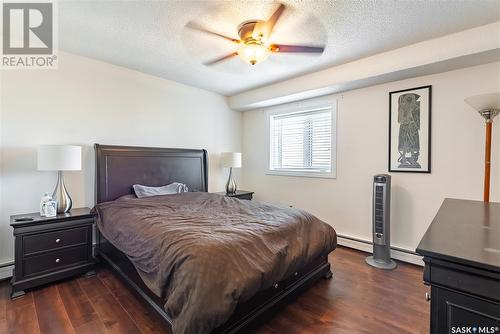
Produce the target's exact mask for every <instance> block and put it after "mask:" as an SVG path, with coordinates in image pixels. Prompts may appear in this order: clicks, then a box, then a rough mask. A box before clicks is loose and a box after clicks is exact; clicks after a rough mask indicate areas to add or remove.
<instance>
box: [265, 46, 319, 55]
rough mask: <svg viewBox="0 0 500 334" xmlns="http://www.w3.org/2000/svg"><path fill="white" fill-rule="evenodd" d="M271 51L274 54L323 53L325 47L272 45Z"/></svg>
mask: <svg viewBox="0 0 500 334" xmlns="http://www.w3.org/2000/svg"><path fill="white" fill-rule="evenodd" d="M269 50H271V51H272V52H279V53H284V52H295V53H323V51H325V47H324V46H306V45H286V44H271V45H270V46H269Z"/></svg>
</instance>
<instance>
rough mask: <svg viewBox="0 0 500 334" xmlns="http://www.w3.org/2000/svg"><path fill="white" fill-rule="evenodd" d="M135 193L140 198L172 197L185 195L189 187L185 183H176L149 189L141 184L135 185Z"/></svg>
mask: <svg viewBox="0 0 500 334" xmlns="http://www.w3.org/2000/svg"><path fill="white" fill-rule="evenodd" d="M133 187H134V192H135V195H136V196H137V197H138V198H143V197H151V196H159V195H172V194H179V193H185V192H187V191H188V187H187V186H186V185H185V184H184V183H178V182H174V183H171V184H168V185H166V186H161V187H148V186H143V185H141V184H134V186H133Z"/></svg>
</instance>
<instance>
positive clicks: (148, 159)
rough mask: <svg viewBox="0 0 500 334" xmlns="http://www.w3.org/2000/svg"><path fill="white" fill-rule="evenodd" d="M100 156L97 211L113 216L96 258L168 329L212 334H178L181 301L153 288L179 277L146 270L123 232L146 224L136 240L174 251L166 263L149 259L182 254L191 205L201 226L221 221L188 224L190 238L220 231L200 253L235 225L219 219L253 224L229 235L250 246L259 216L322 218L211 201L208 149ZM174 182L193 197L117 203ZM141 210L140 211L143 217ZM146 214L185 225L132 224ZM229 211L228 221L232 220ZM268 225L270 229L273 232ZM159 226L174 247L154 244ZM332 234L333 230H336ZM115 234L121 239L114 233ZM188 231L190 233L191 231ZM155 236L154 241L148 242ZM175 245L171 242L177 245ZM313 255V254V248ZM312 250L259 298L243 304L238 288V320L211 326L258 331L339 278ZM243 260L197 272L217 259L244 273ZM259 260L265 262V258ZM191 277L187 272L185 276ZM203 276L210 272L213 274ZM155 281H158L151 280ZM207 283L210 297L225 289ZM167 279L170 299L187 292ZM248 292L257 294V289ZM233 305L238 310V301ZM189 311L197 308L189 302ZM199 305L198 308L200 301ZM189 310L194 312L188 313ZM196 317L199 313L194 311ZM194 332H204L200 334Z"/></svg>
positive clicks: (117, 149) (112, 149) (103, 152)
mask: <svg viewBox="0 0 500 334" xmlns="http://www.w3.org/2000/svg"><path fill="white" fill-rule="evenodd" d="M95 153H96V189H95V190H96V191H95V195H96V204H99V205H98V207H99V208H102V210H101V211H102V212H108V213H109V214H107V216H106V215H105V214H103V213H102V212H101V213H100V215H101V216H102V217H100V218H99V219H101V220H102V221H101V222H100V223H98V226H100V227H99V229H98V230H97V247H96V256H97V257H98V258H99V259H100V260H101V261H102V262H103V263H105V264H107V265H108V266H109V267H110V268H111V269H112V270H113V271H114V272H115V273H116V274H117V275H118V276H119V277H120V278H121V279H122V280H123V281H124V282H125V283H126V284H127V285H128V286H129V287H130V288H131V289H132V290H133V291H134V292H135V293H136V294H137V295H138V296H139V297H140V298H141V299H143V301H144V302H145V303H146V304H147V305H148V306H150V307H151V308H152V309H153V310H154V311H155V312H156V313H158V314H159V315H160V316H161V318H162V319H163V320H164V321H165V324H166V326H168V327H169V328H171V329H174V332H180V333H185V332H193V331H196V332H205V331H206V328H207V327H206V326H205V327H203V326H200V327H183V328H182V329H181V330H179V328H180V327H179V326H177V330H176V329H175V328H176V327H175V326H174V321H173V317H172V316H171V314H173V313H172V307H170V308H168V307H167V306H166V305H168V302H169V301H170V300H174V301H175V300H176V299H175V298H173V297H172V294H169V296H170V298H168V300H167V304H166V300H165V299H166V298H165V291H164V290H162V289H161V288H162V285H160V284H159V283H158V287H157V286H156V285H154V284H153V283H152V281H154V277H155V276H156V275H159V274H158V273H159V272H162V273H163V272H170V271H171V270H166V269H165V268H163V267H162V268H160V269H161V270H160V269H158V268H157V267H158V263H154V264H152V265H151V266H150V267H147V268H143V267H142V266H141V263H140V262H139V261H138V257H135V256H132V255H131V253H130V252H129V248H127V247H126V246H125V245H124V244H126V243H120V242H118V240H119V237H117V236H120V235H122V236H123V233H122V234H120V233H121V232H120V231H121V230H127V229H129V231H128V234H130V231H134V230H133V229H134V219H136V220H142V222H146V223H147V224H150V225H147V226H143V225H140V227H137V228H136V230H135V231H134V233H136V234H137V239H138V240H143V239H144V240H147V241H145V242H144V244H145V245H156V246H155V248H154V249H155V250H156V249H162V251H163V248H162V247H164V246H165V245H166V246H165V247H164V249H165V253H161V254H159V255H158V256H154V255H156V254H154V253H149V254H150V255H149V256H150V257H151V258H152V259H153V260H154V259H155V258H156V259H162V257H161V256H163V255H164V254H169V255H172V254H176V253H172V252H170V253H168V250H170V249H171V248H172V247H171V244H174V243H176V242H177V239H175V238H178V237H177V236H176V234H174V233H175V231H176V230H178V228H179V227H180V226H181V225H182V224H181V223H182V222H184V223H185V221H186V219H185V218H186V217H185V216H182V212H183V210H185V209H186V207H188V208H189V206H190V205H191V204H190V203H191V202H192V203H193V205H195V204H196V205H197V208H196V209H195V210H194V211H195V212H198V213H197V214H200V217H199V220H200V221H202V220H203V219H202V218H201V215H203V214H204V213H205V214H206V212H210V214H211V215H214V214H215V215H216V216H217V217H218V218H213V217H212V216H208V218H207V217H205V219H204V220H205V223H204V225H196V226H195V227H194V229H193V226H191V225H192V224H191V222H190V223H189V224H187V225H188V227H187V228H188V229H191V230H190V231H194V230H196V231H197V230H198V229H201V230H202V231H203V229H208V228H211V229H212V230H210V233H206V235H207V239H206V240H207V241H201V240H202V239H203V237H200V234H199V233H198V234H197V237H196V238H197V239H196V240H198V241H199V242H198V244H199V246H197V247H194V249H197V248H199V247H205V248H202V249H205V250H207V249H210V248H207V247H208V246H206V245H205V244H206V243H210V242H211V241H212V244H213V241H214V238H211V237H210V236H212V235H216V233H217V231H220V229H221V228H225V227H227V226H228V223H227V222H225V223H220V224H219V223H218V220H226V221H229V220H231V221H232V220H233V217H231V212H238V214H234V216H235V217H236V216H238V217H243V218H245V217H247V219H246V220H245V219H243V218H241V219H240V220H237V221H236V222H235V223H234V226H237V230H238V233H236V232H235V230H230V231H229V234H231V233H233V234H235V235H236V236H235V237H234V238H233V239H238V238H239V239H242V240H246V239H247V236H245V235H241V231H242V230H244V229H242V228H241V226H245V227H248V226H252V225H251V224H252V223H253V224H255V222H253V221H252V219H253V217H254V216H252V215H253V214H255V212H256V211H259V210H260V211H261V215H262V217H275V216H273V215H272V214H271V213H273V212H274V213H278V214H281V216H283V217H285V218H287V217H288V216H289V215H303V219H304V220H306V221H307V220H311V219H313V218H314V219H316V218H315V217H313V216H312V215H310V216H309V215H308V214H307V213H304V212H302V213H298V211H297V210H293V209H289V211H287V209H286V208H282V209H280V210H278V209H277V208H276V207H274V206H272V205H267V206H265V205H261V204H256V203H253V202H250V201H242V200H238V199H233V198H226V197H223V196H220V195H215V194H208V193H207V190H208V183H207V181H208V178H207V174H208V170H207V152H206V151H205V150H190V149H168V148H150V147H126V146H106V145H99V144H96V145H95ZM172 182H182V183H185V184H186V185H187V186H188V188H189V189H190V191H191V192H192V193H185V194H179V195H167V196H175V197H169V198H163V197H164V196H156V198H150V199H145V200H144V199H140V200H132V201H117V199H119V198H121V197H123V196H125V195H129V194H133V188H132V185H133V184H145V185H149V186H161V185H165V184H169V183H172ZM134 201H136V202H134ZM166 201H167V202H168V205H165V202H166ZM186 203H187V204H186ZM203 206H205V210H203V209H199V208H202V207H203ZM135 208H139V209H138V210H135ZM106 210H108V211H106ZM127 210H128V211H127ZM141 210H142V211H143V212H155V215H156V216H158V215H160V214H162V213H164V214H165V215H166V216H164V217H169V215H171V214H172V213H176V214H179V215H180V218H179V219H178V222H177V224H178V225H172V224H173V223H169V224H170V226H166V225H164V224H158V221H154V220H153V219H151V218H148V219H145V218H144V219H143V216H140V217H139V218H137V217H136V218H134V219H132V218H130V219H129V217H132V216H134V215H135V212H136V211H137V212H140V211H141ZM148 210H150V211H148ZM154 210H156V211H154ZM190 210H191V209H190ZM231 210H232V211H231ZM191 211H193V210H191ZM191 211H189V212H191ZM212 211H214V212H215V213H213V212H212ZM225 211H226V214H225V215H224V212H225ZM270 212H271V213H270ZM105 216H106V217H107V218H106V219H104V217H105ZM205 216H206V215H205ZM110 217H114V218H113V219H114V220H115V221H116V220H118V221H120V223H123V225H121V226H120V229H117V228H114V227H113V224H115V223H113V224H111V223H106V224H108V225H104V222H103V221H106V220H108V221H109V220H111V218H110ZM248 217H250V218H252V219H250V218H248ZM311 217H313V218H311ZM285 218H283V219H285ZM169 219H170V218H169ZM197 220H198V217H197ZM284 221H286V220H284ZM196 223H197V224H199V222H198V221H197V222H196ZM138 224H139V223H138ZM169 224H167V225H169ZM205 224H206V225H210V224H212V225H210V226H205ZM323 224H324V223H323ZM110 225H111V227H110ZM267 225H273V224H267ZM267 225H266V228H268V226H267ZM275 225H279V224H275ZM306 225H307V224H306ZM138 226H139V225H138ZM154 226H162V228H163V231H164V232H165V233H166V234H164V238H165V240H168V242H166V241H162V240H163V239H162V240H160V241H158V237H156V238H154V236H155V235H156V234H157V232H156V231H155V232H154V233H152V232H151V231H149V230H150V228H153V227H154ZM231 226H232V225H231ZM293 226H294V225H290V229H291V228H292V227H293ZM174 227H175V229H174ZM328 228H329V227H328ZM329 229H330V230H332V229H331V228H329ZM330 230H325V231H326V232H328V233H330V236H329V238H326V237H325V240H327V241H325V243H326V242H329V245H328V246H323V247H328V249H329V250H333V249H334V248H335V246H336V235H335V233H334V232H333V234H332V232H331V231H330ZM113 231H114V232H116V233H113ZM144 231H149V234H147V233H145V232H144ZM182 231H183V233H184V232H185V230H182ZM214 231H215V232H214ZM328 233H326V234H328ZM229 234H228V235H229ZM250 234H252V235H254V239H252V238H250ZM250 234H249V236H248V238H249V240H250V241H252V240H257V241H259V240H261V239H262V240H264V239H263V236H260V235H259V234H258V233H255V231H253V230H252V231H250ZM268 234H269V233H268ZM201 236H203V235H201ZM148 237H149V239H145V238H148ZM169 238H170V239H171V240H169ZM172 238H174V239H172ZM266 238H268V239H267V240H264V242H266V243H268V244H270V243H271V244H272V242H270V240H271V241H273V240H275V239H273V238H275V236H271V237H270V236H269V235H268V236H266ZM269 238H270V239H269ZM281 238H282V237H281ZM315 238H316V239H317V238H321V235H319V234H318V233H316V234H315ZM108 239H109V240H108ZM178 239H179V243H180V242H181V241H182V240H181V239H182V238H178ZM215 239H216V238H215ZM229 239H231V238H229ZM239 239H238V240H239ZM289 239H293V238H289ZM333 239H335V240H333ZM155 240H156V244H155ZM276 240H277V239H276ZM190 242H191V243H192V242H193V239H191V240H190ZM134 243H135V245H136V246H137V241H134ZM204 243H205V244H204ZM288 246H289V245H286V248H285V249H286V251H289V252H293V247H292V246H290V249H288V248H287V247H288ZM145 247H146V246H145ZM151 247H152V246H151ZM311 248H313V247H312V246H311ZM119 249H121V250H119ZM233 250H234V249H233ZM176 251H178V249H176ZM286 251H285V252H286ZM307 251H308V253H307V254H308V256H307V260H304V259H305V258H306V257H304V259H301V258H300V257H299V256H296V257H294V258H293V259H294V260H293V261H295V262H294V263H293V264H294V266H295V267H292V266H291V264H287V266H286V268H287V271H286V275H285V274H284V272H281V273H280V274H279V277H280V279H279V280H276V281H272V282H270V281H269V279H272V278H273V277H275V276H276V277H277V275H278V274H276V273H274V271H278V270H280V267H279V266H277V267H276V270H274V268H273V269H272V270H270V271H271V272H273V274H272V275H271V274H269V275H268V276H266V277H267V280H268V282H267V283H265V284H263V285H262V287H261V288H259V289H257V290H256V291H251V293H250V294H248V293H247V295H248V296H247V297H245V298H243V297H241V298H240V295H241V296H244V293H242V292H241V291H238V292H236V291H237V289H236V288H235V289H234V291H235V292H234V294H236V293H237V294H238V296H237V298H236V297H235V300H237V301H238V302H237V303H236V305H235V306H234V308H231V313H230V315H227V316H226V317H225V318H224V322H223V323H220V324H218V325H217V326H213V327H211V332H213V333H237V332H248V331H249V330H251V329H252V328H254V327H255V326H256V325H258V324H260V323H261V322H262V321H263V320H265V319H266V318H267V317H269V316H270V315H272V311H274V310H275V309H277V308H279V307H280V306H283V305H284V304H286V303H287V302H288V301H290V300H291V299H292V298H294V297H295V296H297V295H298V294H299V293H300V292H301V291H303V290H304V289H306V288H307V287H308V286H310V285H311V284H313V283H314V282H315V281H316V280H318V279H320V278H326V279H328V278H331V277H332V273H331V270H330V264H329V263H328V253H324V252H321V253H319V252H317V251H316V252H312V251H310V250H309V249H307ZM158 252H160V251H158ZM241 252H242V254H243V253H244V252H245V249H244V247H243V249H242V251H241ZM256 252H257V251H256V250H255V249H254V250H253V251H252V252H247V254H253V253H256ZM198 253H200V252H198ZM126 254H127V255H126ZM151 254H153V256H151ZM219 254H220V255H221V256H222V255H223V253H219ZM134 255H135V254H134ZM160 255H161V256H160ZM192 255H193V254H190V256H192ZM235 256H236V255H235ZM235 256H232V257H228V259H227V260H224V261H218V262H217V261H216V259H217V258H218V256H211V257H206V259H205V260H203V261H205V262H198V263H197V264H196V266H199V267H205V268H210V264H209V263H208V262H210V261H212V260H211V259H214V260H213V262H214V265H218V266H225V267H224V268H223V269H222V271H224V272H232V271H234V270H236V269H237V268H236V269H235V267H237V266H238V262H235V260H234V257H235ZM143 258H144V256H143ZM172 258H173V257H172ZM184 258H189V256H185V257H184ZM184 258H183V259H184ZM297 259H299V260H300V261H298V260H297ZM168 261H170V257H168V258H167V259H166V260H165V262H166V263H169V262H168ZM172 261H173V260H172ZM251 261H253V260H251ZM259 261H261V260H260V259H259ZM185 262H186V261H184V260H182V261H178V262H173V263H172V264H170V265H171V267H172V266H173V267H175V268H177V267H180V266H181V265H182V267H180V268H183V267H186V265H185V264H184V263H185ZM162 263H163V262H162ZM259 265H263V266H264V265H265V263H264V264H260V263H259ZM282 267H283V266H282ZM152 268H155V269H158V270H157V271H154V270H153V271H152V270H150V269H152ZM188 268H189V267H188ZM191 268H193V267H191ZM290 268H292V269H293V272H288V271H289V269H290ZM233 269H234V270H233ZM240 269H241V268H240ZM176 270H178V272H179V273H181V269H176ZM185 270H186V269H184V271H185ZM146 271H148V272H150V273H152V274H151V275H150V276H147V275H145V272H146ZM240 271H241V270H240ZM268 271H269V270H268ZM202 272H205V273H206V270H205V271H202ZM264 273H265V271H263V276H262V277H263V279H262V281H263V282H264V281H266V280H265V279H264ZM184 274H185V273H184ZM188 274H189V272H188ZM266 274H267V273H266ZM176 275H180V274H176ZM273 275H274V276H273ZM247 276H250V274H247V273H246V272H245V273H244V275H241V276H235V277H237V279H238V281H239V280H241V281H242V282H243V283H241V284H243V287H244V288H243V289H240V290H244V291H246V290H247V289H246V286H245V285H244V284H248V283H245V282H246V281H245V279H246V280H247V281H248V277H247ZM151 277H152V279H149V278H151ZM211 277H212V278H211ZM197 279H198V280H201V279H202V278H201V277H198V278H197ZM203 279H206V282H204V284H203V288H201V289H205V291H204V292H206V293H202V295H210V292H211V290H214V291H216V290H217V289H216V288H215V285H216V284H215V280H214V278H213V273H212V276H211V275H210V274H207V275H206V277H204V278H203ZM164 280H167V281H168V282H170V283H169V284H166V283H165V286H166V287H167V288H168V291H170V292H171V289H172V285H174V288H178V289H180V287H178V286H177V285H182V282H183V280H177V281H176V280H174V279H173V278H171V277H170V276H168V275H166V276H165V277H162V279H161V280H157V281H162V282H161V283H162V284H163V283H164V282H163V281H164ZM212 281H213V282H214V287H213V288H211V285H210V284H211V283H210V282H212ZM174 283H175V284H174ZM228 283H231V282H229V281H228V282H225V283H224V287H226V286H227V285H228ZM184 289H187V290H186V291H187V292H189V291H191V290H189V288H184ZM192 290H193V291H195V288H192ZM248 290H251V289H250V288H249V289H248ZM254 290H255V289H254ZM168 291H167V292H168ZM187 292H186V293H187ZM202 292H203V291H202ZM186 293H183V291H180V295H181V297H180V298H177V299H179V300H184V302H185V301H186V300H185V299H189V298H190V297H186V298H184V299H183V297H182V296H184V295H186ZM189 293H191V292H189ZM176 295H179V293H178V292H176ZM193 298H194V297H193ZM210 298H211V297H210ZM202 300H203V299H202ZM190 302H191V300H190ZM232 302H233V303H234V300H233V301H232ZM185 304H189V303H187V302H186V303H185ZM192 304H193V305H195V303H194V302H193V303H192ZM218 304H219V303H217V305H218ZM222 304H223V303H222ZM165 308H167V309H169V310H170V312H167V311H165ZM184 308H185V309H186V307H184ZM193 310H195V308H194V307H193ZM204 311H205V310H204V309H201V308H199V309H198V311H196V312H192V313H200V319H201V316H203V317H205V318H206V317H207V316H206V314H203V313H204ZM205 313H206V312H205ZM214 314H215V313H214ZM197 315H198V314H190V316H191V317H194V318H196V316H197ZM219 322H220V321H219ZM177 324H178V323H177ZM173 326H174V327H173ZM194 328H196V330H195V329H194Z"/></svg>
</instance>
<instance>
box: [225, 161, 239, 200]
mask: <svg viewBox="0 0 500 334" xmlns="http://www.w3.org/2000/svg"><path fill="white" fill-rule="evenodd" d="M236 189H237V188H236V182H235V181H234V179H233V167H230V168H229V178H228V179H227V183H226V194H234V193H236Z"/></svg>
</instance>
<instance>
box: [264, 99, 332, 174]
mask: <svg viewBox="0 0 500 334" xmlns="http://www.w3.org/2000/svg"><path fill="white" fill-rule="evenodd" d="M332 112H333V111H332V109H331V108H321V109H315V110H308V111H303V112H293V113H281V114H276V115H270V119H269V134H270V136H269V137H270V138H269V139H270V141H269V142H270V143H269V144H270V147H269V149H270V152H269V153H270V159H269V160H270V161H269V162H270V163H269V170H270V171H274V172H280V171H282V172H288V173H294V172H295V173H297V172H298V173H303V174H306V173H307V174H329V173H332V160H333V159H332V157H333V156H332V138H333V136H332Z"/></svg>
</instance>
